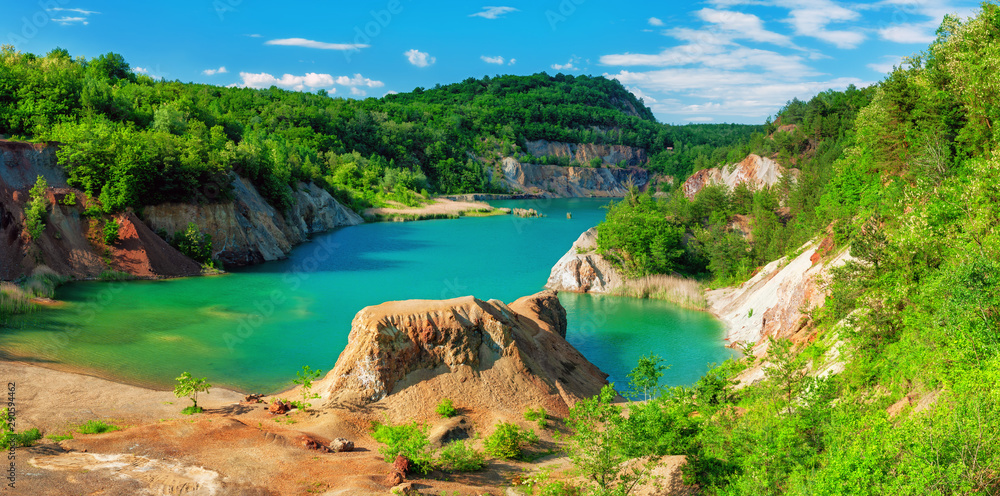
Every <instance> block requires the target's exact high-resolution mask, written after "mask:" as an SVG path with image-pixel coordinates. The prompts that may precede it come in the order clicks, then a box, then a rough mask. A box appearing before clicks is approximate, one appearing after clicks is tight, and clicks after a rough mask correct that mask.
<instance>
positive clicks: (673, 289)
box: [610, 275, 708, 310]
mask: <svg viewBox="0 0 1000 496" xmlns="http://www.w3.org/2000/svg"><path fill="white" fill-rule="evenodd" d="M610 293H611V294H613V295H616V296H629V297H632V298H649V299H653V300H664V301H669V302H671V303H674V304H676V305H679V306H682V307H685V308H691V309H694V310H705V309H706V308H708V302H707V301H706V300H705V291H704V288H703V287H702V285H701V283H699V282H698V281H695V280H694V279H686V278H683V277H674V276H668V275H652V276H646V277H641V278H639V279H630V280H626V281H625V282H624V283H622V285H621V286H619V287H617V288H614V289H612V290H611V292H610Z"/></svg>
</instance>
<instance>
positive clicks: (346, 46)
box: [264, 38, 370, 50]
mask: <svg viewBox="0 0 1000 496" xmlns="http://www.w3.org/2000/svg"><path fill="white" fill-rule="evenodd" d="M264 44H265V45H280V46H297V47H304V48H318V49H320V50H358V49H360V48H368V47H369V46H370V45H364V44H361V43H325V42H322V41H314V40H307V39H305V38H282V39H278V40H268V41H265V42H264Z"/></svg>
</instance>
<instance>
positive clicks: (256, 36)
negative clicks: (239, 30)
mask: <svg viewBox="0 0 1000 496" xmlns="http://www.w3.org/2000/svg"><path fill="white" fill-rule="evenodd" d="M243 36H249V37H250V38H260V35H259V34H256V33H255V34H245V35H243Z"/></svg>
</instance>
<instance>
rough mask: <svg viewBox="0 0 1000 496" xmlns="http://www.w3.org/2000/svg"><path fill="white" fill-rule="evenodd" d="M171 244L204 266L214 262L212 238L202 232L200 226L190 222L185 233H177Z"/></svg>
mask: <svg viewBox="0 0 1000 496" xmlns="http://www.w3.org/2000/svg"><path fill="white" fill-rule="evenodd" d="M171 244H172V245H173V246H174V248H177V251H179V252H181V253H183V254H184V255H186V256H187V257H188V258H190V259H192V260H194V261H196V262H199V263H203V264H208V263H211V262H212V236H211V235H208V234H205V233H203V232H201V229H199V228H198V225H197V224H195V223H194V222H190V223H188V225H187V228H186V229H184V230H183V231H177V232H176V233H174V236H173V238H171Z"/></svg>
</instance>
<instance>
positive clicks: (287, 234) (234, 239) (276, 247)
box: [143, 177, 364, 266]
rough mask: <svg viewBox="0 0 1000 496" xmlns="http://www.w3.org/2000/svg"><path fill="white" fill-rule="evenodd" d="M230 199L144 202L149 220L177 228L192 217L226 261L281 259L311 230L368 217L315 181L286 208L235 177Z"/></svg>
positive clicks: (158, 226) (170, 231)
mask: <svg viewBox="0 0 1000 496" xmlns="http://www.w3.org/2000/svg"><path fill="white" fill-rule="evenodd" d="M232 194H233V201H232V202H228V203H209V204H189V203H166V204H162V205H153V206H149V207H146V208H145V209H144V210H143V214H144V217H145V220H146V223H147V224H148V225H149V226H150V227H151V228H152V229H154V230H159V231H163V232H166V233H167V234H173V233H175V232H178V231H182V230H184V229H185V228H186V227H187V225H188V223H189V222H194V223H195V224H197V225H198V228H199V229H201V230H202V231H203V232H205V233H207V234H210V235H211V236H212V249H213V251H214V253H213V256H214V257H216V258H218V259H219V260H221V261H222V262H223V263H224V264H226V265H227V266H240V265H251V264H256V263H261V262H266V261H272V260H279V259H281V258H284V257H285V256H287V255H288V252H289V251H291V249H292V247H294V246H295V245H297V244H299V243H302V242H303V241H305V240H306V239H308V237H309V235H311V234H316V233H320V232H323V231H328V230H330V229H333V228H336V227H340V226H353V225H357V224H360V223H362V222H364V221H363V220H362V219H361V217H360V216H358V215H357V214H356V213H354V212H353V211H351V210H350V209H348V208H347V207H344V206H343V205H341V204H340V203H339V202H337V200H335V199H334V198H333V197H332V196H330V194H329V193H327V192H326V191H325V190H323V189H321V188H319V187H318V186H316V185H314V184H305V183H299V185H298V188H297V190H296V191H295V192H294V193H293V196H292V198H293V203H292V207H291V208H290V209H289V211H288V212H287V213H285V214H282V213H281V212H279V211H278V210H277V209H275V208H274V207H273V206H271V205H270V204H269V203H268V202H267V201H266V200H265V199H264V197H262V196H261V195H260V193H259V192H258V191H257V188H255V187H254V185H253V184H251V183H250V181H249V180H247V179H245V178H242V177H234V179H233V181H232Z"/></svg>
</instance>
